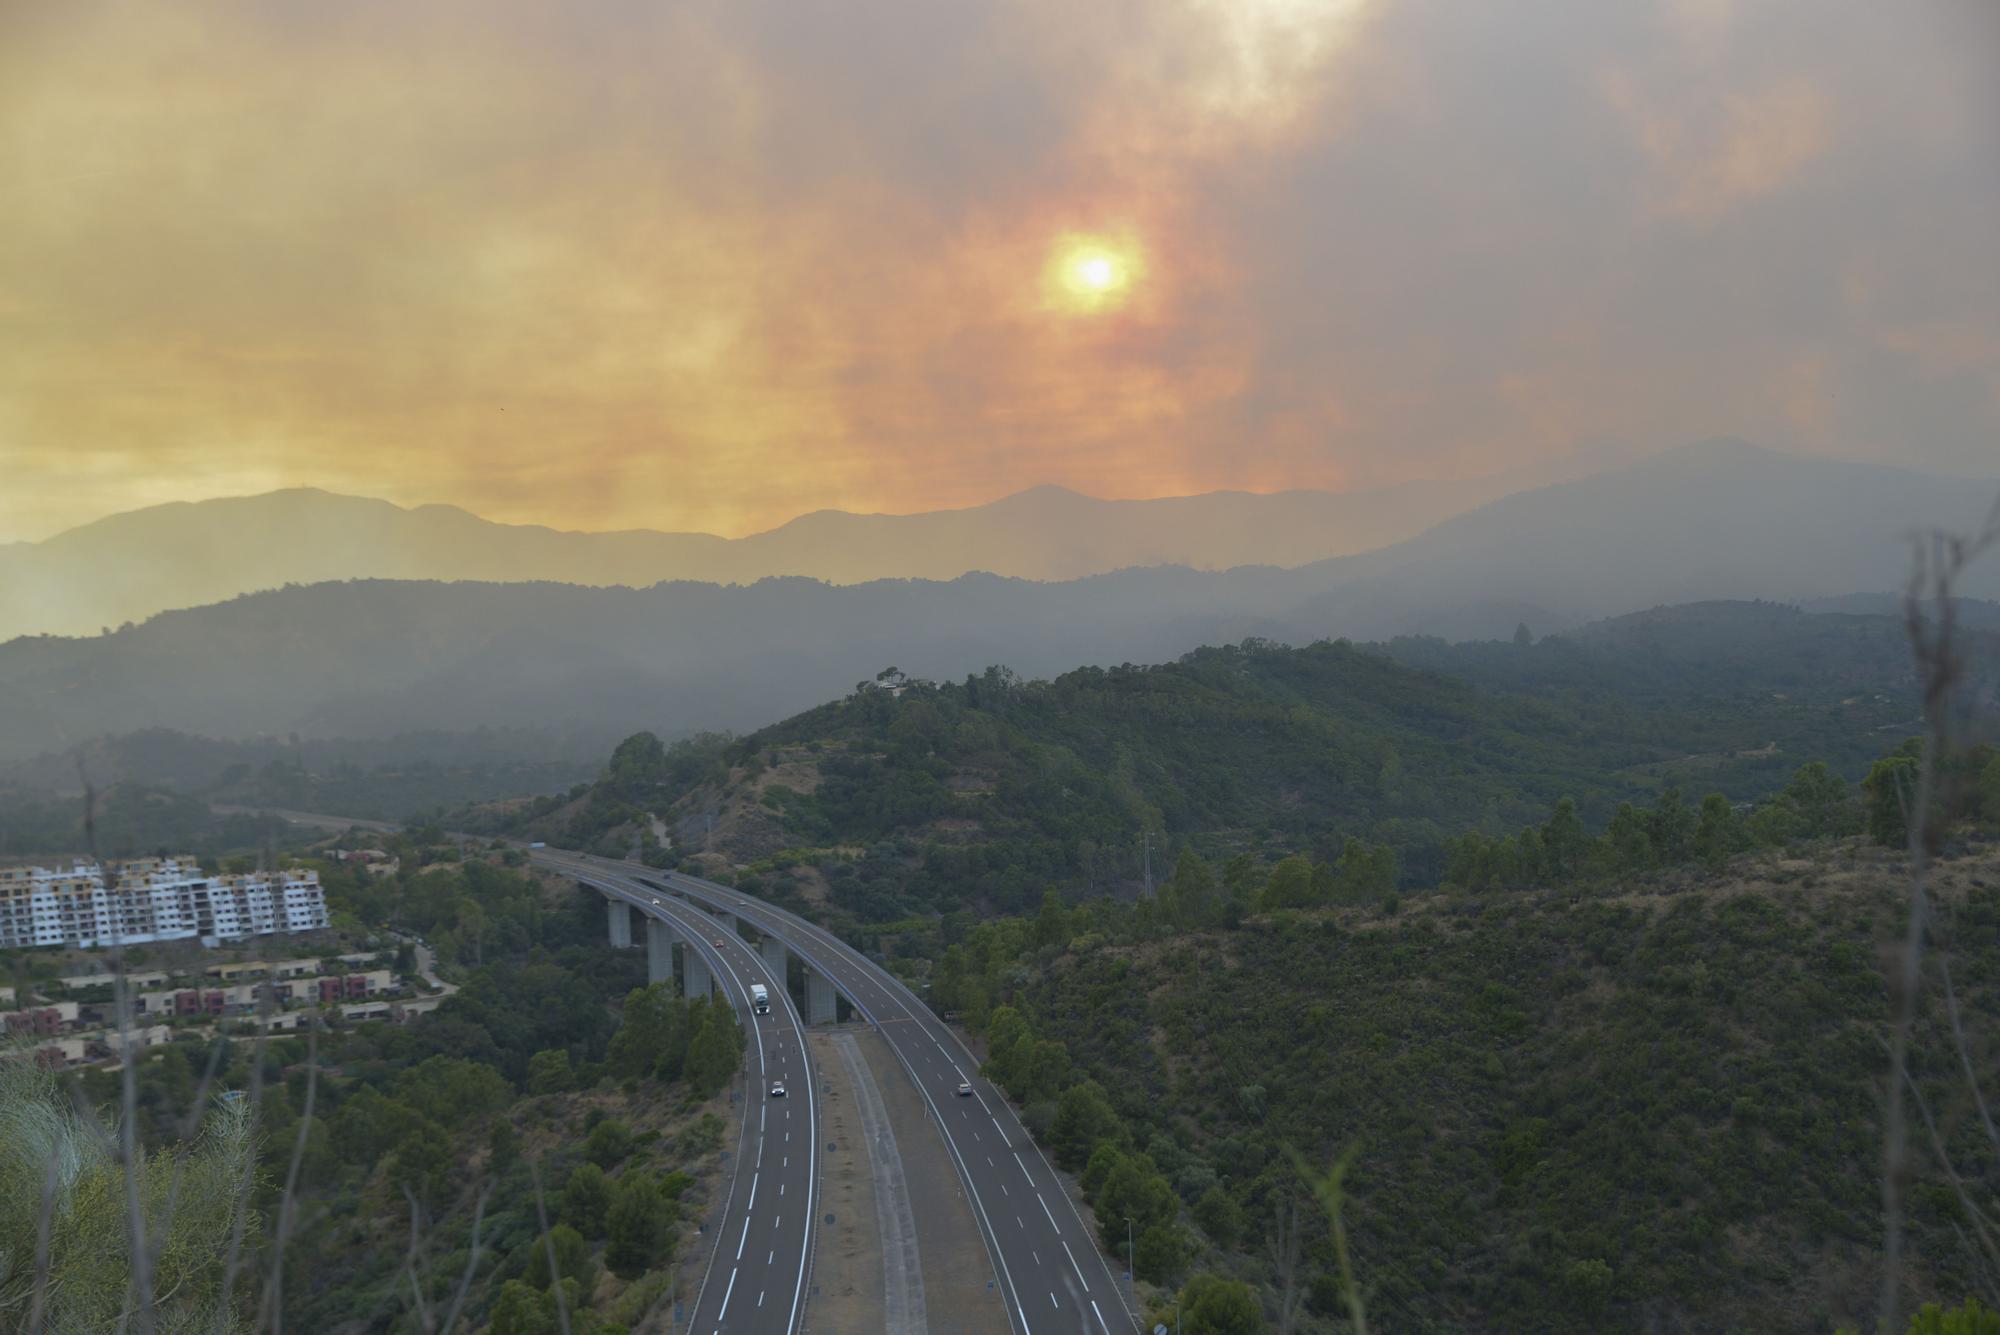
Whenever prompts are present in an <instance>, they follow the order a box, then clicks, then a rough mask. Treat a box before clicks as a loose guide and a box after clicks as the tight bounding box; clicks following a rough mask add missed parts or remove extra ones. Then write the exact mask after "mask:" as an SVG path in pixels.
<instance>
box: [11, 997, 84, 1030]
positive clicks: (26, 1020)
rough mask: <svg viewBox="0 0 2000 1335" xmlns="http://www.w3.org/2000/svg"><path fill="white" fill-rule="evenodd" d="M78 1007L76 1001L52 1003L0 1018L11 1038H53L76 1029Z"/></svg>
mask: <svg viewBox="0 0 2000 1335" xmlns="http://www.w3.org/2000/svg"><path fill="white" fill-rule="evenodd" d="M77 1012H78V1006H77V1004H76V1003H75V1002H74V1001H51V1002H47V1003H44V1004H42V1005H39V1006H30V1007H29V1008H27V1009H26V1010H18V1011H9V1012H8V1013H7V1014H6V1015H5V1016H0V1024H4V1025H5V1026H6V1030H7V1035H8V1037H10V1038H25V1037H30V1036H33V1037H38V1038H53V1037H54V1036H55V1035H57V1034H60V1033H62V1032H64V1031H65V1030H69V1029H74V1028H76V1024H77Z"/></svg>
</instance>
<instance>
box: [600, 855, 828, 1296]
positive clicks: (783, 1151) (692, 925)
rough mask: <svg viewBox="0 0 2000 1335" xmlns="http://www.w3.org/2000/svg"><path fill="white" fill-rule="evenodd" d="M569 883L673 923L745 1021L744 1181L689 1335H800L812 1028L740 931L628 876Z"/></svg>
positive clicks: (808, 1221)
mask: <svg viewBox="0 0 2000 1335" xmlns="http://www.w3.org/2000/svg"><path fill="white" fill-rule="evenodd" d="M563 871H564V872H565V873H566V874H568V875H570V876H573V877H575V878H576V879H577V880H578V881H579V882H581V883H583V884H585V885H588V886H590V887H591V888H592V889H594V890H597V891H599V892H601V893H603V894H605V895H607V896H610V897H614V898H617V899H622V900H624V901H626V902H627V903H629V904H631V905H632V906H633V909H634V912H635V915H644V916H650V917H655V918H661V919H664V920H666V921H668V922H671V923H673V924H674V925H675V927H676V928H678V929H679V935H680V938H681V940H683V941H688V942H692V945H691V946H690V947H689V948H691V949H695V950H698V951H699V952H700V953H701V955H702V957H703V958H704V959H706V960H707V961H708V967H709V971H710V974H711V975H712V977H713V978H714V980H715V983H716V985H717V986H718V987H720V988H722V990H723V994H724V995H725V996H727V997H729V998H730V1000H732V1001H734V1002H735V1003H736V1005H737V1008H738V1009H739V1010H740V1011H741V1012H742V1014H743V1021H744V1024H745V1026H746V1031H747V1036H748V1038H749V1039H750V1043H749V1051H748V1053H747V1054H746V1056H747V1060H748V1064H749V1074H750V1078H749V1081H748V1087H747V1096H746V1098H745V1099H744V1103H743V1117H742V1124H741V1127H740V1130H739V1134H738V1138H737V1165H736V1171H735V1173H734V1175H733V1177H732V1178H731V1181H730V1185H729V1199H728V1201H727V1202H726V1204H725V1206H724V1208H723V1212H722V1219H721V1222H720V1224H719V1225H718V1226H717V1230H716V1234H715V1237H714V1239H713V1240H712V1244H711V1249H710V1251H709V1261H708V1267H707V1269H706V1271H705V1272H704V1273H703V1276H702V1280H701V1284H700V1287H699V1289H698V1290H697V1291H696V1294H695V1299H694V1303H693V1305H692V1306H691V1307H690V1308H689V1309H688V1315H687V1320H686V1322H685V1324H683V1325H682V1326H681V1329H682V1330H685V1331H689V1332H706V1333H707V1335H720V1332H722V1331H731V1332H739V1331H740V1332H752V1333H753V1335H791V1332H793V1331H796V1330H800V1329H802V1323H803V1321H804V1318H805V1307H806V1294H807V1285H808V1283H809V1282H810V1279H811V1274H812V1248H813V1237H814V1235H813V1218H814V1209H815V1207H816V1205H817V1202H818V1191H819V1174H818V1166H819V1104H818V1091H817V1090H816V1089H815V1088H814V1087H813V1071H812V1065H811V1057H810V1056H809V1055H808V1053H807V1051H806V1045H805V1023H804V1021H803V1020H802V1019H801V1018H800V1016H799V1012H798V1008H797V1007H796V1006H795V1005H793V1004H792V999H791V996H790V994H789V993H787V991H786V990H785V980H784V979H783V978H775V979H774V978H771V977H769V976H768V974H767V971H766V969H765V967H764V961H763V960H762V959H761V958H759V957H758V955H757V953H756V952H755V951H753V950H752V949H750V947H749V946H748V945H747V944H745V942H744V941H743V938H742V937H740V936H738V935H737V934H736V932H735V930H734V929H733V928H730V927H727V926H725V925H724V924H722V923H721V922H718V921H717V920H716V919H715V918H713V917H710V916H709V915H708V914H706V913H704V912H702V911H701V910H700V909H697V908H693V907H690V906H689V905H687V904H684V903H681V902H679V901H677V900H675V899H673V898H672V897H670V896H667V895H662V894H660V893H659V892H658V891H655V890H652V889H649V888H647V887H646V886H643V885H641V884H638V883H637V882H636V881H635V880H633V878H631V877H630V876H628V875H625V874H623V873H624V871H625V869H624V868H614V867H613V866H611V865H610V864H607V863H601V862H596V861H592V862H590V863H582V862H577V863H574V864H565V865H564V867H563ZM643 927H644V924H643V920H642V921H640V922H638V923H635V929H637V930H635V932H634V936H633V939H634V943H635V944H643V937H642V936H641V935H640V931H642V930H643ZM752 983H763V984H764V986H765V988H766V989H767V990H768V991H769V993H770V998H771V1013H770V1014H769V1015H758V1014H757V1013H756V1012H755V1010H754V1009H753V1008H752V1007H751V1004H750V985H751V984H752ZM773 1082H782V1083H783V1085H784V1086H785V1097H783V1098H772V1097H770V1096H769V1091H770V1089H771V1086H772V1084H773Z"/></svg>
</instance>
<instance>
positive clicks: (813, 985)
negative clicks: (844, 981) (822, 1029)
mask: <svg viewBox="0 0 2000 1335" xmlns="http://www.w3.org/2000/svg"><path fill="white" fill-rule="evenodd" d="M839 1015H840V1006H839V1003H838V1002H836V1001H835V1000H834V993H833V980H832V979H831V978H828V977H826V976H825V975H824V974H821V973H819V972H817V971H816V970H813V969H807V970H806V1023H807V1024H832V1023H833V1022H834V1020H835V1019H837V1018H839Z"/></svg>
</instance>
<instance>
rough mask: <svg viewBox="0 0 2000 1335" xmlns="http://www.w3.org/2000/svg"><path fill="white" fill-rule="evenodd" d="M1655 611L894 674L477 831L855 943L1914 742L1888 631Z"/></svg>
mask: <svg viewBox="0 0 2000 1335" xmlns="http://www.w3.org/2000/svg"><path fill="white" fill-rule="evenodd" d="M1671 612H1672V614H1671V615H1668V614H1665V613H1661V614H1642V618H1636V619H1629V618H1628V619H1623V620H1622V621H1619V622H1611V623H1605V624H1604V625H1602V626H1600V627H1598V628H1596V630H1595V631H1594V632H1593V633H1591V634H1586V635H1579V636H1577V637H1574V638H1566V637H1565V638H1550V639H1545V640H1542V641H1540V642H1530V641H1528V639H1527V637H1525V636H1524V637H1522V638H1521V639H1520V640H1517V641H1515V642H1503V643H1488V644H1473V645H1457V646H1453V645H1448V644H1445V643H1444V642H1442V641H1430V640H1406V641H1395V642H1392V643H1390V644H1388V645H1385V646H1353V645H1349V644H1346V643H1342V642H1333V643H1320V644H1315V645H1311V646H1308V647H1305V648H1299V649H1292V648H1286V647H1283V646H1278V645H1272V644H1266V643H1261V642H1256V641H1251V642H1246V643H1244V644H1242V645H1239V646H1234V647H1225V648H1213V649H1203V650H1199V651H1197V652H1195V653H1193V654H1189V655H1187V656H1186V657H1184V658H1182V659H1180V660H1179V661H1177V662H1173V663H1169V664H1165V665H1162V666H1158V667H1144V668H1140V667H1130V666H1127V667H1121V668H1114V669H1098V668H1084V669H1079V670H1077V671H1074V672H1070V673H1066V674H1064V675H1062V676H1060V677H1057V678H1055V679H1053V680H1051V681H1023V680H1021V679H1019V678H1017V677H1015V676H1014V675H1013V674H1011V673H1009V672H1006V671H1005V670H1003V669H989V670H988V671H987V672H986V673H984V674H982V675H978V676H972V677H968V678H966V679H965V680H963V681H959V682H925V681H918V680H913V679H910V678H908V677H906V676H904V675H903V674H900V673H897V672H894V671H893V670H891V671H890V672H887V673H884V674H882V675H881V676H880V677H878V678H877V679H875V680H873V681H869V682H864V683H862V684H860V685H859V686H858V687H857V688H856V690H855V691H854V692H853V693H852V694H850V695H849V696H847V697H846V698H844V699H841V700H838V701H834V702H832V703H829V704H826V705H823V706H821V707H820V708H817V709H814V710H810V711H807V712H806V713H804V714H801V715H798V716H796V717H794V718H792V719H788V720H786V721H785V722H783V723H780V724H776V725H774V726H772V727H769V728H765V729H763V730H761V731H759V732H756V733H752V734H750V735H748V736H746V737H743V738H740V739H728V738H719V737H707V738H700V739H696V740H693V741H689V742H685V743H682V744H679V745H677V746H675V747H672V748H667V747H662V746H661V745H659V744H658V743H657V742H655V741H654V740H653V739H651V738H650V737H646V736H639V737H634V738H632V739H630V740H629V741H628V742H627V743H625V744H624V745H623V746H621V747H620V748H619V750H618V751H617V753H616V754H615V755H614V757H613V759H612V761H611V763H610V765H609V766H608V768H607V772H606V774H605V775H604V777H603V778H602V779H601V780H599V781H598V782H597V783H596V784H594V785H592V786H590V787H589V788H587V789H582V790H577V791H575V792H572V793H571V794H570V795H568V796H567V797H564V798H547V799H543V800H542V801H541V802H539V803H538V804H535V805H532V806H528V807H525V808H513V809H510V810H508V811H507V812H503V813H494V814H493V815H491V816H488V817H485V818H484V823H485V827H486V828H496V829H497V828H513V829H520V830H527V831H532V832H533V833H535V834H537V835H539V836H543V837H546V838H548V839H551V840H555V841H559V842H563V843H566V844H570V845H574V846H581V847H588V848H593V849H596V850H597V851H600V852H606V853H622V852H624V851H626V850H627V849H629V848H632V847H635V846H637V847H643V848H647V849H650V850H651V853H650V854H649V856H652V857H653V858H654V860H656V861H660V862H671V861H675V860H678V859H682V858H687V859H691V860H692V863H693V865H695V866H697V867H700V868H703V869H706V870H708V871H710V872H711V873H722V874H730V875H740V876H747V877H754V878H756V879H755V883H754V884H752V885H751V886H750V887H749V888H752V889H760V888H761V889H764V890H766V891H767V892H769V893H774V894H779V895H781V896H782V895H788V894H789V895H792V896H794V897H797V898H799V899H801V900H802V901H804V902H806V903H807V904H809V905H813V906H817V907H819V908H821V909H822V910H824V911H827V912H830V913H833V914H836V915H846V916H849V917H852V918H854V919H857V920H862V921H871V922H880V921H887V920H892V919H895V918H897V917H900V916H902V915H904V914H907V913H911V912H925V911H929V912H949V911H952V910H956V909H973V910H999V911H1012V912H1018V911H1021V910H1023V909H1025V908H1031V907H1033V906H1034V905H1035V904H1036V903H1038V902H1039V899H1040V896H1041V893H1042V891H1043V890H1044V889H1047V888H1050V887H1054V888H1056V889H1059V890H1061V891H1063V892H1065V893H1067V894H1090V893H1094V892H1104V891H1120V892H1124V893H1134V892H1136V891H1137V890H1138V889H1139V888H1140V887H1141V886H1142V885H1143V883H1144V879H1145V867H1146V861H1147V856H1148V854H1147V843H1148V841H1149V840H1150V844H1151V858H1152V861H1153V867H1154V871H1155V873H1156V875H1157V874H1158V873H1159V872H1160V871H1161V870H1163V868H1164V866H1165V865H1166V862H1167V861H1168V860H1170V859H1171V858H1172V857H1173V856H1174V855H1175V854H1176V853H1177V852H1178V851H1179V849H1180V848H1182V847H1195V848H1198V849H1199V850H1200V851H1202V852H1203V853H1204V854H1206V855H1208V856H1211V857H1214V858H1218V859H1220V858H1226V857H1228V856H1230V855H1231V854H1234V853H1237V852H1250V853H1253V854H1264V853H1273V854H1276V855H1279V856H1282V855H1283V854H1284V853H1286V852H1290V851H1293V850H1296V849H1301V848H1306V849H1313V850H1317V851H1318V853H1319V854H1320V856H1321V858H1322V860H1327V859H1330V858H1331V857H1333V856H1335V855H1337V853H1338V851H1339V849H1340V848H1341V847H1342V846H1343V845H1344V843H1345V841H1346V840H1348V839H1349V838H1358V839H1361V840H1363V841H1365V842H1368V843H1370V844H1374V845H1380V846H1386V847H1388V848H1390V849H1391V850H1392V851H1393V853H1394V855H1395V858H1396V860H1397V867H1398V880H1399V882H1400V883H1401V884H1403V885H1405V886H1426V885H1433V884H1436V883H1437V882H1438V881H1439V880H1440V879H1442V878H1443V876H1444V875H1445V873H1446V862H1447V859H1448V857H1449V846H1450V844H1451V841H1453V840H1455V839H1457V838H1459V837H1460V836H1462V835H1463V834H1465V833H1466V832H1468V831H1473V830H1477V831H1482V832H1485V833H1487V834H1490V835H1494V836H1498V835H1503V834H1511V833H1512V832H1514V831H1517V830H1519V829H1520V828H1521V827H1522V826H1523V825H1524V824H1528V823H1534V822H1540V821H1541V820H1543V819H1544V818H1545V817H1546V816H1547V814H1548V812H1549V811H1550V810H1551V808H1552V807H1553V805H1554V804H1555V803H1556V802H1557V801H1558V800H1559V799H1561V798H1564V797H1569V798H1572V799H1574V801H1575V805H1576V812H1577V815H1578V818H1579V819H1580V820H1582V821H1583V822H1584V823H1585V824H1586V825H1587V826H1588V827H1590V828H1592V829H1601V828H1604V827H1605V826H1606V825H1607V824H1608V823H1609V822H1610V821H1611V820H1612V819H1613V817H1614V815H1615V813H1616V811H1617V808H1618V806H1619V804H1620V803H1622V802H1626V801H1640V802H1647V801H1651V800H1652V799H1653V797H1655V796H1656V795H1657V794H1659V793H1660V792H1662V791H1664V790H1665V789H1667V788H1671V787H1677V786H1678V787H1680V788H1682V789H1684V790H1685V791H1686V792H1687V793H1688V794H1689V795H1690V798H1689V800H1690V805H1692V804H1693V802H1694V800H1695V798H1696V797H1698V796H1699V795H1703V794H1706V793H1708V792H1711V791H1713V792H1720V793H1722V794H1723V795H1724V796H1725V797H1726V798H1727V799H1728V800H1730V801H1731V802H1744V801H1748V800H1751V799H1753V798H1756V797H1760V796H1763V795H1765V794H1768V793H1770V792H1773V791H1775V790H1777V789H1779V788H1781V787H1782V786H1783V785H1784V784H1785V783H1787V782H1788V781H1789V779H1790V778H1791V776H1792V774H1793V773H1794V772H1795V771H1796V770H1797V769H1798V768H1799V767H1800V766H1801V765H1803V764H1805V763H1808V762H1811V761H1815V760H1824V761H1827V762H1829V763H1830V764H1831V766H1832V768H1833V769H1834V771H1835V772H1836V773H1837V774H1839V775H1841V776H1843V777H1845V778H1848V779H1858V778H1860V777H1861V776H1862V775H1863V774H1865V773H1866V772H1867V769H1868V767H1869V765H1870V764H1871V763H1872V762H1873V760H1874V759H1875V758H1876V757H1877V756H1879V755H1880V754H1881V753H1882V752H1883V751H1884V750H1886V749H1888V747H1889V746H1891V745H1893V744H1894V743H1895V742H1897V741H1899V740H1900V739H1901V737H1902V736H1903V735H1904V733H1905V732H1906V731H1907V730H1908V729H1909V728H1910V727H1911V721H1912V719H1913V716H1914V713H1915V701H1914V692H1913V689H1912V685H1911V680H1910V673H1909V669H1908V666H1907V659H1906V656H1904V655H1903V654H1901V653H1899V652H1897V651H1895V650H1894V649H1892V648H1891V645H1892V644H1893V642H1894V640H1893V637H1895V636H1896V635H1898V634H1899V631H1898V630H1897V628H1896V625H1895V623H1894V622H1893V621H1892V620H1891V619H1890V618H1887V617H1830V616H1829V617H1822V616H1808V615H1806V614H1803V613H1800V612H1798V611H1797V610H1796V609H1793V608H1788V607H1783V606H1779V605H1775V604H1707V605H1701V606H1699V607H1696V608H1687V609H1671ZM1721 646H1728V651H1727V652H1722V651H1721ZM1704 655H1713V665H1712V666H1710V667H1708V668H1706V669H1704V668H1702V667H1701V666H1700V663H1701V662H1702V661H1704V658H1703V656H1704ZM453 819H454V820H461V819H462V820H463V821H464V822H465V823H466V824H467V825H468V826H470V827H473V828H480V827H481V823H482V817H481V816H480V814H479V813H476V812H472V813H465V814H464V815H463V816H462V817H453ZM656 820H657V822H658V824H657V825H656V824H655V821H656ZM662 831H664V832H665V835H666V839H665V840H664V841H662V840H660V839H658V838H657V837H656V836H657V835H659V834H660V833H661V832H662ZM665 843H671V844H672V848H671V849H668V848H666V847H665V846H664V844H665Z"/></svg>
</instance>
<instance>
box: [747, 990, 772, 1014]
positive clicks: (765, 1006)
mask: <svg viewBox="0 0 2000 1335" xmlns="http://www.w3.org/2000/svg"><path fill="white" fill-rule="evenodd" d="M750 1009H752V1010H754V1011H756V1012H757V1013H758V1014H759V1015H769V1014H770V1013H771V994H770V993H769V992H766V991H765V990H764V985H763V984H762V983H752V984H750Z"/></svg>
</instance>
